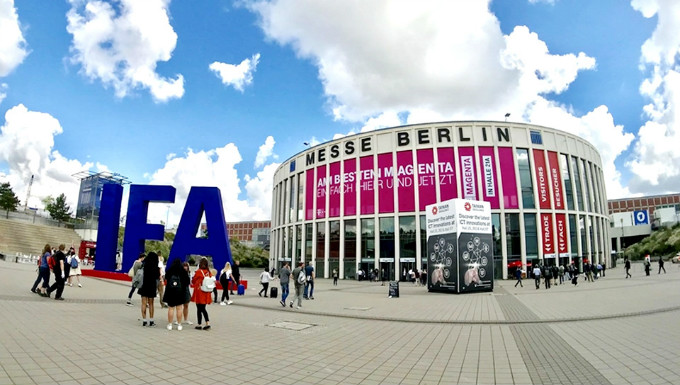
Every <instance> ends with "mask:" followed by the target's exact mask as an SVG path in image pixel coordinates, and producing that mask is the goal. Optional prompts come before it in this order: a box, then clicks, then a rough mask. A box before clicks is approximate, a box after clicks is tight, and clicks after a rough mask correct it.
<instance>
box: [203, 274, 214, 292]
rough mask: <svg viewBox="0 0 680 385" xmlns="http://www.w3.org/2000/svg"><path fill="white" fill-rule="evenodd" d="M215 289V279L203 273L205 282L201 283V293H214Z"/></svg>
mask: <svg viewBox="0 0 680 385" xmlns="http://www.w3.org/2000/svg"><path fill="white" fill-rule="evenodd" d="M214 288H215V277H212V276H208V275H205V273H203V282H201V291H202V292H204V293H212V291H213V289H214Z"/></svg>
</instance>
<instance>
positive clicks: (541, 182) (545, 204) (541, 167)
mask: <svg viewBox="0 0 680 385" xmlns="http://www.w3.org/2000/svg"><path fill="white" fill-rule="evenodd" d="M534 171H536V187H538V204H539V207H540V208H542V209H549V208H550V192H549V191H548V183H549V182H548V173H547V171H546V168H545V155H544V151H543V150H536V149H534Z"/></svg>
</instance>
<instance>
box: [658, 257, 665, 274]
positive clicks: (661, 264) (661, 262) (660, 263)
mask: <svg viewBox="0 0 680 385" xmlns="http://www.w3.org/2000/svg"><path fill="white" fill-rule="evenodd" d="M661 269H663V273H664V274H666V268H665V267H663V258H662V257H659V274H661Z"/></svg>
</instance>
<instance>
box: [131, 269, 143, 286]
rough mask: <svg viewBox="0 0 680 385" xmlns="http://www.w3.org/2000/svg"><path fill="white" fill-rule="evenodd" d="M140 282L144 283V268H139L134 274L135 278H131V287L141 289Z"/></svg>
mask: <svg viewBox="0 0 680 385" xmlns="http://www.w3.org/2000/svg"><path fill="white" fill-rule="evenodd" d="M142 282H144V267H140V268H139V269H138V270H137V273H136V274H135V277H134V278H132V286H134V287H141V286H142Z"/></svg>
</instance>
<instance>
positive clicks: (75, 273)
mask: <svg viewBox="0 0 680 385" xmlns="http://www.w3.org/2000/svg"><path fill="white" fill-rule="evenodd" d="M68 254H69V257H68V261H67V263H68V265H69V266H70V267H71V269H70V270H69V273H68V285H69V286H73V282H72V281H73V278H71V277H76V279H77V280H78V287H83V285H82V284H81V283H80V276H81V275H83V271H82V270H80V258H79V257H78V256H77V255H76V251H75V249H73V248H71V249H70V250H69V251H68Z"/></svg>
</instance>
